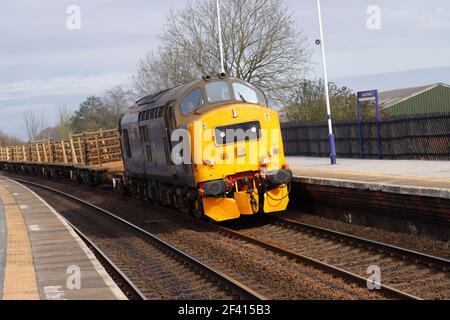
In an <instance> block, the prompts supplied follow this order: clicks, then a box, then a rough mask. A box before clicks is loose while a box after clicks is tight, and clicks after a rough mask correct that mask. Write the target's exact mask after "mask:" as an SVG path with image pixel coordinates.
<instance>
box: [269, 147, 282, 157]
mask: <svg viewBox="0 0 450 320" xmlns="http://www.w3.org/2000/svg"><path fill="white" fill-rule="evenodd" d="M279 154H280V148H278V147H275V148H272V149H270V156H271V157H275V156H278V155H279Z"/></svg>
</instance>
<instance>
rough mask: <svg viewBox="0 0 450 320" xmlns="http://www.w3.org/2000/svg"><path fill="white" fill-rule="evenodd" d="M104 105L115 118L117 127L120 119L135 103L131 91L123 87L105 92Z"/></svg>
mask: <svg viewBox="0 0 450 320" xmlns="http://www.w3.org/2000/svg"><path fill="white" fill-rule="evenodd" d="M102 100H103V103H104V104H105V106H106V108H107V109H108V111H109V114H110V115H111V117H112V118H113V120H112V121H113V122H114V126H116V125H117V122H118V120H119V117H120V116H121V114H122V113H124V112H125V111H126V110H127V109H128V108H130V107H131V106H132V105H133V103H134V98H133V94H132V92H131V90H129V89H126V88H124V87H122V86H116V87H114V88H112V89H110V90H108V91H106V92H105V94H104V95H103V98H102Z"/></svg>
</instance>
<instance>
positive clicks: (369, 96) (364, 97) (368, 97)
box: [358, 90, 383, 159]
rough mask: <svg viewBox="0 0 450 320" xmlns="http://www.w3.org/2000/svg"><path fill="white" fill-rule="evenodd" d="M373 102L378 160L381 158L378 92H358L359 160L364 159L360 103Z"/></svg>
mask: <svg viewBox="0 0 450 320" xmlns="http://www.w3.org/2000/svg"><path fill="white" fill-rule="evenodd" d="M365 101H374V102H375V107H376V117H377V120H376V121H377V140H378V158H379V159H382V158H383V152H382V149H381V120H380V106H379V98H378V90H369V91H360V92H358V121H359V139H360V144H361V158H362V159H364V158H365V152H364V132H363V118H362V110H361V102H365Z"/></svg>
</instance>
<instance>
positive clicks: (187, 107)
mask: <svg viewBox="0 0 450 320" xmlns="http://www.w3.org/2000/svg"><path fill="white" fill-rule="evenodd" d="M204 104H205V101H204V100H203V95H202V91H201V90H200V89H195V90H193V91H192V92H191V93H189V94H188V95H187V97H186V98H184V100H183V102H181V105H180V108H181V113H182V114H183V115H185V116H187V115H188V114H190V113H192V112H194V111H195V110H196V109H198V108H199V107H201V106H202V105H204Z"/></svg>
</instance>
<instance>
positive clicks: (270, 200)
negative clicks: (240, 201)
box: [264, 186, 289, 213]
mask: <svg viewBox="0 0 450 320" xmlns="http://www.w3.org/2000/svg"><path fill="white" fill-rule="evenodd" d="M288 204H289V189H288V187H287V186H286V187H283V188H277V189H274V190H271V191H269V192H267V193H266V194H264V212H265V213H272V212H281V211H285V210H286V209H287V206H288Z"/></svg>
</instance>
